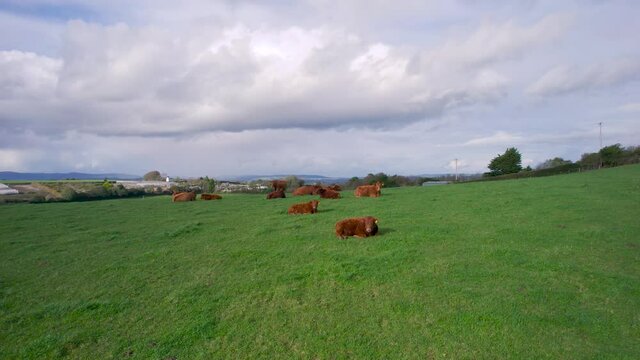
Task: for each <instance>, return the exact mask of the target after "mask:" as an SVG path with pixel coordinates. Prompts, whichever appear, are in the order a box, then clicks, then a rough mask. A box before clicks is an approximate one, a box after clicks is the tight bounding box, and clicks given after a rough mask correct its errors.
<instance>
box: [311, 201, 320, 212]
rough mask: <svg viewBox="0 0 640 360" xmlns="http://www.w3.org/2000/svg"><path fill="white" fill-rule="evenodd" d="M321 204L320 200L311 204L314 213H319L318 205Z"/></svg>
mask: <svg viewBox="0 0 640 360" xmlns="http://www.w3.org/2000/svg"><path fill="white" fill-rule="evenodd" d="M319 203H320V201H318V200H311V202H310V204H311V208H312V209H313V212H318V204H319Z"/></svg>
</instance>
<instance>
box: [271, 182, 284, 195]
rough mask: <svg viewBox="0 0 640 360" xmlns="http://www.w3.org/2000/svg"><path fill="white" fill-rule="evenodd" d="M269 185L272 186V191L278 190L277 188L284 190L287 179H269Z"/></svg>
mask: <svg viewBox="0 0 640 360" xmlns="http://www.w3.org/2000/svg"><path fill="white" fill-rule="evenodd" d="M271 186H273V191H278V190H282V191H285V190H287V181H286V180H273V181H271ZM283 197H284V196H283Z"/></svg>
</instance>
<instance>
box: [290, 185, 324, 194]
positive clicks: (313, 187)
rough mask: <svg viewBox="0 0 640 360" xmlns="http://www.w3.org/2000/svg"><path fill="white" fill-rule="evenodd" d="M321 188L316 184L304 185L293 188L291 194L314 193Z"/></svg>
mask: <svg viewBox="0 0 640 360" xmlns="http://www.w3.org/2000/svg"><path fill="white" fill-rule="evenodd" d="M319 189H321V187H320V186H318V185H305V186H300V187H299V188H297V189H295V190H293V195H295V196H299V195H316V194H318V190H319Z"/></svg>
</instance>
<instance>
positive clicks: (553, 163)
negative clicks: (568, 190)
mask: <svg viewBox="0 0 640 360" xmlns="http://www.w3.org/2000/svg"><path fill="white" fill-rule="evenodd" d="M567 164H571V160H565V159H563V158H561V157H555V158H553V159H548V160H545V161H544V162H542V163H541V164H538V166H536V170H542V169H550V168H554V167H557V166H561V165H567Z"/></svg>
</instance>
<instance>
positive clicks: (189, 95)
mask: <svg viewBox="0 0 640 360" xmlns="http://www.w3.org/2000/svg"><path fill="white" fill-rule="evenodd" d="M15 8H18V11H14V12H12V13H10V12H9V11H10V10H7V9H15ZM3 9H4V10H0V136H1V138H2V139H3V141H2V142H0V149H2V151H3V153H2V155H3V157H4V159H0V160H3V161H4V163H0V166H4V167H5V168H9V167H10V168H15V169H35V170H47V169H51V170H60V171H64V170H65V169H72V168H76V169H79V170H80V169H81V170H87V171H109V172H111V171H116V172H121V171H123V172H131V173H138V174H139V173H144V172H145V171H147V170H149V169H151V168H158V169H160V170H164V171H167V172H169V173H172V174H176V175H193V176H198V175H204V173H208V174H209V175H220V174H222V175H231V174H242V173H256V172H267V173H273V172H284V173H301V172H320V173H324V174H329V175H334V174H335V175H346V176H349V175H358V174H360V175H364V174H366V173H368V172H376V171H386V172H391V173H404V174H411V173H414V174H415V173H433V172H443V171H446V172H449V171H450V167H449V165H450V161H451V160H452V159H453V158H456V157H457V158H459V159H460V165H461V166H468V167H466V168H465V171H484V167H485V166H486V164H487V163H488V161H489V160H490V159H491V157H493V156H495V153H496V152H498V151H503V150H504V149H505V148H506V147H509V146H515V145H517V146H518V148H519V149H521V151H522V152H523V156H525V155H526V158H527V159H530V160H532V161H534V162H535V161H543V160H545V159H546V158H548V157H554V156H563V157H569V158H575V157H576V156H579V154H580V152H585V151H591V150H592V148H593V146H594V144H596V143H597V141H596V142H594V139H597V137H594V131H596V128H595V125H594V124H595V123H597V122H599V121H605V124H606V128H605V140H606V141H605V142H613V143H615V142H622V143H624V144H627V143H629V142H633V141H635V140H634V139H637V138H638V136H639V135H638V134H640V133H639V132H640V129H639V128H638V126H639V125H638V122H637V119H635V118H634V114H635V112H634V111H636V110H634V109H636V107H635V106H634V104H636V103H637V101H638V96H640V88H638V85H637V84H638V82H637V81H635V80H637V78H638V77H637V73H638V68H637V64H636V63H635V62H634V61H635V60H633V59H638V58H640V53H639V52H638V50H637V47H635V48H634V47H633V46H630V45H629V44H635V43H636V42H637V41H634V40H635V38H634V37H633V34H636V33H638V31H636V30H639V31H640V28H638V25H636V24H637V22H635V18H633V16H630V15H629V14H630V13H633V12H634V10H635V7H634V5H632V4H631V3H625V4H620V3H616V2H598V3H597V4H595V3H588V4H581V5H580V6H576V5H575V3H573V2H569V3H566V2H554V1H550V0H536V1H527V2H517V3H515V2H510V1H499V2H477V1H466V0H465V1H454V2H442V1H417V0H416V1H414V0H407V1H403V0H401V1H400V2H393V3H390V2H384V1H361V0H353V1H341V2H329V1H324V0H319V1H316V0H309V1H300V2H275V3H274V2H271V3H265V2H256V1H252V0H251V1H232V2H229V1H216V2H211V1H208V0H187V1H186V2H181V3H180V5H179V6H177V5H176V4H175V2H173V1H168V0H153V1H152V0H141V1H136V2H130V1H124V0H114V1H109V2H105V1H99V0H89V1H80V0H28V1H25V2H19V1H13V2H12V6H9V7H6V8H3ZM52 10H53V12H52V13H50V14H47V13H46V12H47V11H52ZM68 20H70V21H68ZM596 20H597V21H596ZM614 25H615V26H614ZM612 29H616V30H615V31H614V30H612ZM607 59H626V60H615V61H614V60H607ZM558 64H576V65H575V66H573V67H571V68H568V67H567V68H563V67H561V66H558ZM549 69H551V70H549ZM545 73H546V74H545ZM536 74H542V76H539V77H537V78H535V76H536ZM602 89H606V90H607V91H606V92H605V91H597V90H602ZM610 90H611V91H610ZM527 91H528V92H527ZM568 93H572V94H574V95H575V96H570V97H569V96H560V95H563V94H568ZM523 94H525V95H526V94H529V95H536V96H535V97H540V96H542V97H544V99H545V101H544V102H543V104H544V106H540V102H537V101H535V99H534V101H531V100H532V99H531V98H530V97H527V96H523ZM535 97H534V98H535ZM620 104H627V105H624V106H623V107H622V108H620V109H619V110H616V111H612V109H616V108H618V107H619V106H620ZM461 139H462V140H461ZM194 154H195V155H194ZM212 154H214V156H215V155H219V154H224V156H218V157H216V161H215V162H213V164H215V165H210V166H211V167H202V166H201V165H199V166H198V169H193V165H192V164H193V163H198V164H208V163H210V159H211V156H212ZM184 158H189V159H193V162H181V161H177V160H180V159H184ZM463 164H464V165H463ZM207 166H209V165H207ZM200 171H202V172H203V173H200Z"/></svg>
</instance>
